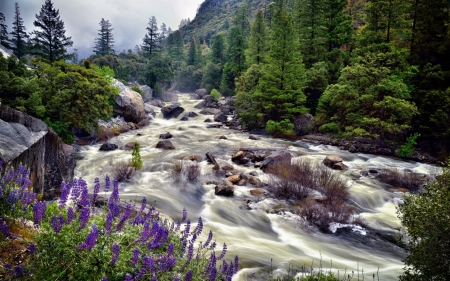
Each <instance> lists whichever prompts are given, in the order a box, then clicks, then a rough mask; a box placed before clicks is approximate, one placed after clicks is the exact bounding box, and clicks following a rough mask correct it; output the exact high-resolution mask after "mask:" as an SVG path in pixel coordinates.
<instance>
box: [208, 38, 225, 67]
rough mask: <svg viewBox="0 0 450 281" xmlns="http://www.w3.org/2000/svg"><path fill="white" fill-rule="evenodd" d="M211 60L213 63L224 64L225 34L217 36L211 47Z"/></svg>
mask: <svg viewBox="0 0 450 281" xmlns="http://www.w3.org/2000/svg"><path fill="white" fill-rule="evenodd" d="M211 58H212V62H213V63H224V62H225V34H223V33H219V34H217V35H216V36H215V37H214V39H213V42H212V46H211Z"/></svg>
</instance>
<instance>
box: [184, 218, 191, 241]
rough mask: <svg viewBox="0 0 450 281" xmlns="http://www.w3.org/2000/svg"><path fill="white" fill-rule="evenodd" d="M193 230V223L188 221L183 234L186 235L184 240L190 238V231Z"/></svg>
mask: <svg viewBox="0 0 450 281" xmlns="http://www.w3.org/2000/svg"><path fill="white" fill-rule="evenodd" d="M190 228H191V221H189V220H188V221H187V222H186V228H185V229H184V231H183V232H184V233H183V235H184V238H186V239H187V238H188V236H189V229H190Z"/></svg>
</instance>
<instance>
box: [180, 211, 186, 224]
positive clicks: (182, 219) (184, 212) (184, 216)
mask: <svg viewBox="0 0 450 281" xmlns="http://www.w3.org/2000/svg"><path fill="white" fill-rule="evenodd" d="M186 218H187V210H186V208H183V217H182V218H181V222H184V221H185V220H186Z"/></svg>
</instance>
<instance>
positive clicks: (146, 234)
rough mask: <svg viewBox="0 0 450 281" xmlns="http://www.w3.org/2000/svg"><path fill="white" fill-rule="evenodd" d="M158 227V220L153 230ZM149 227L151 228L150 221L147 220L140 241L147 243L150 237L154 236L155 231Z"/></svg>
mask: <svg viewBox="0 0 450 281" xmlns="http://www.w3.org/2000/svg"><path fill="white" fill-rule="evenodd" d="M158 227H159V226H158V222H156V221H155V222H153V228H152V230H153V229H156V228H158ZM149 228H150V222H149V221H147V222H145V223H144V229H143V230H142V233H141V237H139V242H141V243H145V242H146V241H147V240H148V238H150V236H152V233H153V232H152V231H151V230H150V229H149Z"/></svg>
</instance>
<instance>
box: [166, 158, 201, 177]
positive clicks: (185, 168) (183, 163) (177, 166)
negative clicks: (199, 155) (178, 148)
mask: <svg viewBox="0 0 450 281" xmlns="http://www.w3.org/2000/svg"><path fill="white" fill-rule="evenodd" d="M172 175H173V176H174V177H175V178H176V179H179V178H180V177H184V178H186V179H187V180H188V181H195V180H196V179H197V178H198V177H199V176H200V175H201V170H200V166H199V164H198V162H196V161H190V160H176V161H175V162H174V163H173V170H172Z"/></svg>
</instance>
